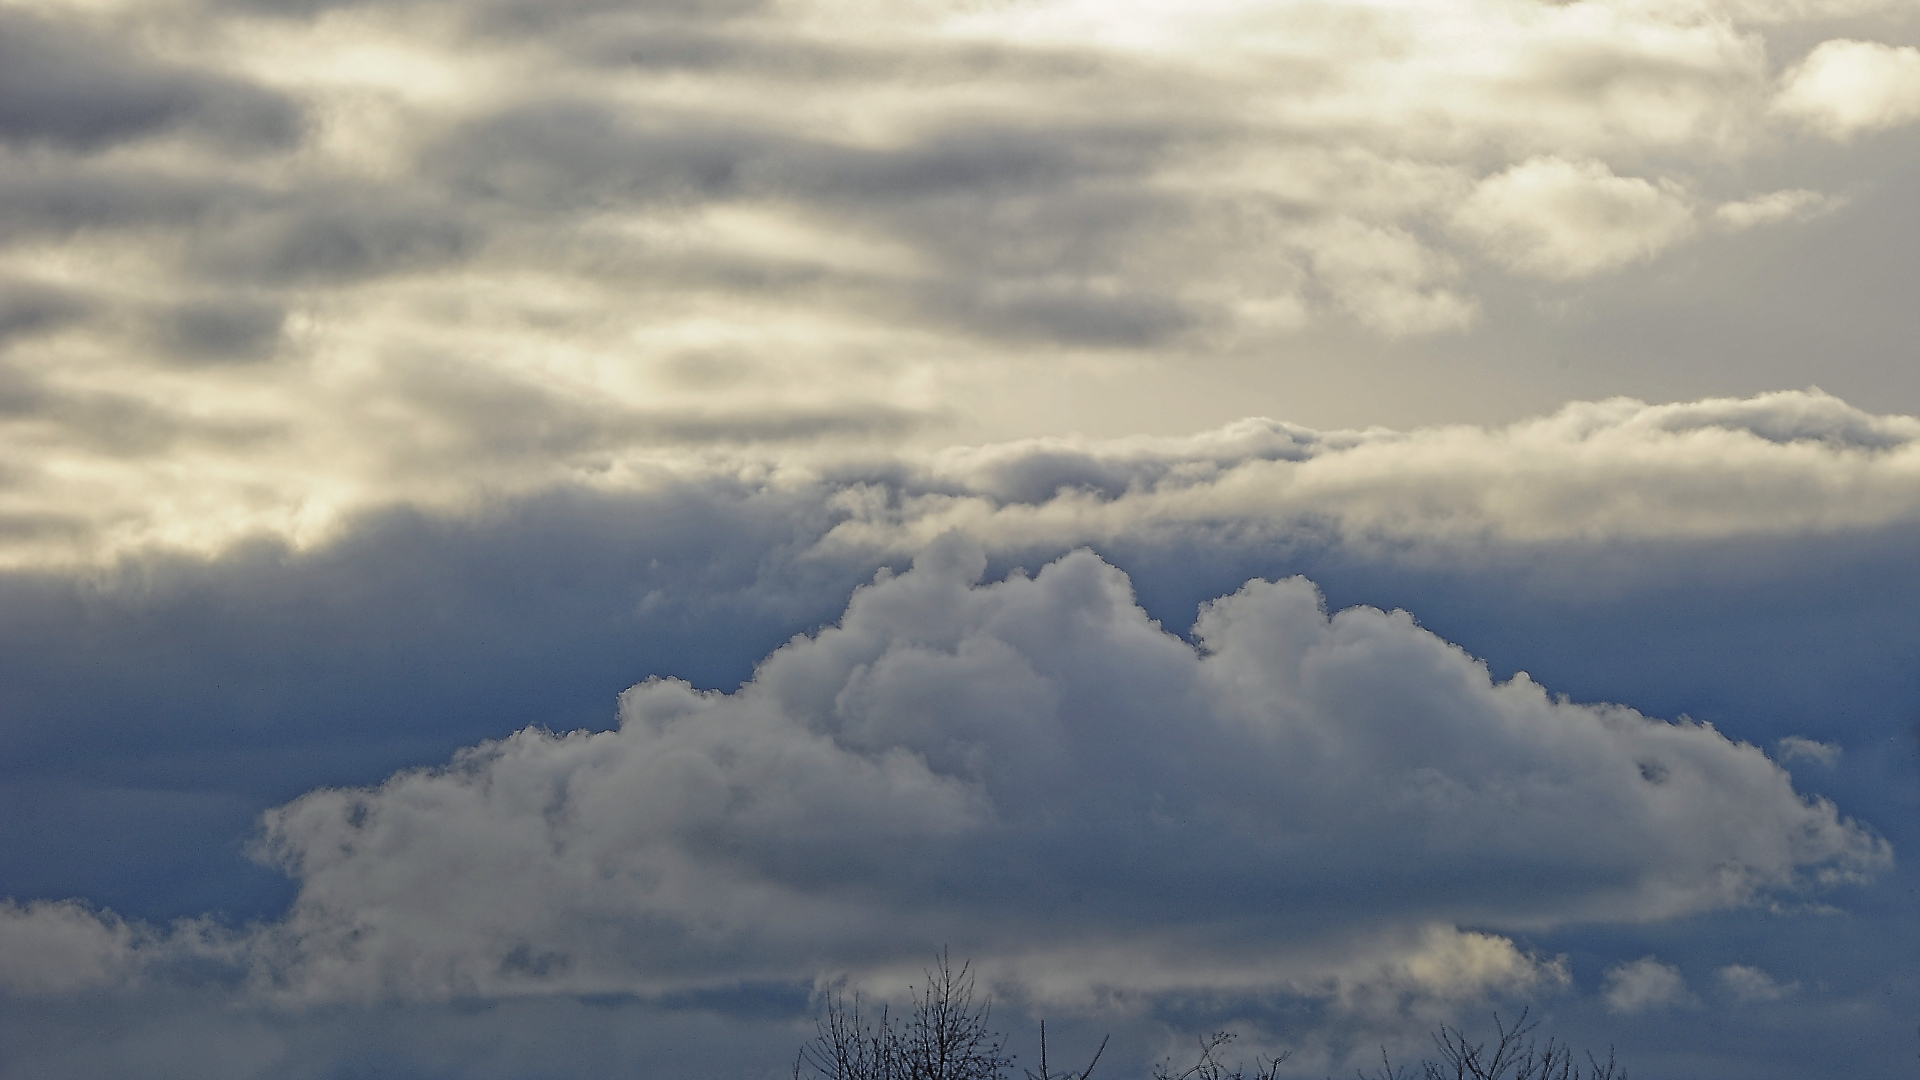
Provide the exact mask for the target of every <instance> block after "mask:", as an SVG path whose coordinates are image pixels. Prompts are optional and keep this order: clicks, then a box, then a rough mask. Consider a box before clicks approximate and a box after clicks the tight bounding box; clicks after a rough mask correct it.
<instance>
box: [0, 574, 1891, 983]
mask: <svg viewBox="0 0 1920 1080" xmlns="http://www.w3.org/2000/svg"><path fill="white" fill-rule="evenodd" d="M983 568H984V554H983V552H982V551H981V550H980V548H979V547H978V546H977V545H974V544H972V543H970V542H968V541H964V540H962V539H959V538H947V539H944V540H942V541H940V542H939V543H937V544H935V545H934V546H933V547H932V548H931V549H929V550H928V551H926V552H925V553H923V554H922V555H921V557H920V558H919V559H918V560H917V561H916V564H915V566H914V568H913V569H912V570H911V571H910V572H907V573H904V574H900V575H898V576H890V575H886V574H882V575H881V577H880V578H879V580H877V581H876V582H875V583H874V584H872V585H870V586H867V587H864V588H862V589H860V590H859V591H857V592H856V593H855V594H854V596H853V598H852V600H851V602H850V603H849V605H848V608H847V611H846V614H845V616H844V617H843V618H842V619H841V620H840V622H839V623H838V624H836V625H834V626H832V627H829V628H827V629H824V630H822V631H820V632H819V633H818V634H816V635H813V636H811V637H801V638H796V639H795V640H793V641H792V642H790V643H789V644H788V645H786V646H785V647H783V648H782V649H780V650H778V651H776V652H774V653H773V654H772V655H770V656H769V657H767V659H766V660H765V661H764V662H763V663H762V664H761V665H760V666H759V668H758V670H757V671H756V672H755V674H754V677H753V679H752V680H751V681H749V682H748V683H747V684H746V685H744V686H743V687H741V689H740V690H738V691H737V692H735V693H731V694H723V693H718V692H706V693H702V692H698V691H695V690H693V689H691V688H690V687H688V686H687V685H685V684H684V683H680V682H677V681H673V680H655V681H650V682H648V683H645V684H643V685H640V686H637V687H634V688H633V689H632V690H630V691H628V692H627V694H626V695H625V696H624V698H623V699H622V702H621V709H620V721H621V722H620V726H619V728H618V729H617V730H613V731H604V732H597V733H595V732H585V731H577V732H571V733H564V734H556V733H552V732H547V731H542V730H537V729H528V730H525V731H521V732H519V733H517V734H515V735H513V736H511V737H509V738H506V739H503V740H500V741H498V742H492V743H487V744H484V745H480V746H477V747H474V748H472V749H471V750H469V751H467V752H464V753H462V754H461V755H460V756H459V757H458V758H456V759H455V761H454V762H453V763H452V764H450V765H448V766H446V767H444V768H438V769H429V770H421V771H414V772H407V773H402V774H399V775H396V776H394V777H393V778H391V779H390V780H388V781H387V782H386V783H384V784H382V785H380V786H378V787H374V788H364V789H339V790H321V791H316V792H313V793H311V794H309V795H306V796H304V797H302V798H300V799H298V800H296V801H294V802H293V803H290V804H288V805H286V806H284V807H282V808H280V809H277V810H275V811H273V812H272V813H271V814H269V815H268V819H267V829H266V835H265V838H264V840H263V851H264V852H265V853H266V854H268V855H269V856H270V857H271V858H273V859H275V860H277V861H279V862H280V863H282V864H283V865H284V866H285V867H286V868H287V869H288V870H289V872H290V873H292V874H293V875H294V876H295V877H296V878H297V880H298V881H299V885H300V892H299V896H298V899H297V900H296V901H295V902H294V904H293V907H292V909H291V910H290V912H289V913H288V914H287V915H286V916H285V918H284V919H282V920H280V921H278V922H276V923H274V924H272V925H270V926H265V927H258V928H254V929H252V930H249V931H245V932H239V931H230V932H226V934H225V936H222V934H221V933H217V932H215V931H214V930H212V929H210V928H209V927H208V926H206V925H202V924H193V925H188V926H183V927H182V928H180V929H179V930H177V931H176V932H175V933H174V934H173V935H171V936H167V935H163V934H160V933H158V932H156V931H151V930H148V929H144V928H142V929H139V930H138V931H137V932H136V930H134V929H130V928H129V927H127V926H126V925H124V924H121V923H119V922H117V921H114V920H110V919H109V920H107V921H104V922H102V921H100V920H99V919H98V918H97V917H95V916H92V915H90V914H88V913H86V912H84V911H83V910H81V909H78V908H76V907H73V906H71V905H41V906H38V907H32V908H26V909H13V910H10V911H8V912H7V913H6V918H5V919H4V920H0V943H4V947H5V948H6V950H7V955H6V957H5V963H4V965H0V966H4V968H5V970H7V971H8V972H9V973H10V974H9V980H10V982H11V983H12V984H13V986H14V988H15V989H16V990H17V991H26V992H49V991H57V990H60V989H61V988H62V987H63V986H64V985H67V984H71V983H75V982H84V983H96V984H98V983H106V984H113V983H116V982H123V981H124V980H125V979H127V978H132V977H136V976H142V977H155V978H159V977H164V975H165V971H166V969H168V968H170V967H172V966H174V965H177V964H180V963H185V962H192V963H197V964H200V965H201V966H203V967H204V966H205V965H207V964H209V963H215V964H218V965H221V966H224V967H225V968H227V969H228V970H234V971H235V972H236V974H239V973H244V975H245V976H246V978H247V979H249V980H250V983H251V985H253V986H255V987H256V989H257V990H258V991H259V992H262V993H266V994H269V995H270V996H272V997H274V998H277V999H281V1000H287V999H292V1000H316V999H318V1000H337V999H342V998H344V999H348V1000H369V999H383V998H388V997H402V998H428V999H437V998H445V997H449V996H451V997H464V996H471V995H481V996H490V995H501V994H520V993H541V992H554V991H561V992H574V993H580V992H641V993H657V992H668V991H674V990H680V989H686V988H689V987H697V986H711V985H726V984H730V983H733V982H737V981H739V980H742V979H794V978H806V977H809V976H810V975H813V974H815V973H818V972H820V971H823V970H824V971H833V970H841V971H848V970H850V971H854V972H856V973H861V972H864V973H867V974H868V975H871V974H872V973H874V972H892V971H894V970H895V969H896V968H898V967H899V966H900V965H901V964H903V963H913V962H917V960H918V958H919V957H920V956H922V955H924V952H925V950H926V949H927V948H928V947H929V944H930V943H938V942H950V943H952V944H953V945H954V946H955V947H956V948H959V949H964V950H965V951H966V952H967V953H969V954H971V955H973V956H976V957H978V958H979V959H980V961H981V963H982V964H983V966H984V969H985V970H987V971H988V972H990V973H992V974H993V976H994V977H995V978H1000V979H1005V980H1010V981H1015V982H1026V983H1027V984H1028V985H1029V987H1030V989H1031V990H1032V992H1034V993H1038V994H1041V995H1045V996H1052V997H1057V998H1081V997H1084V995H1085V994H1087V993H1088V992H1090V991H1094V990H1102V991H1109V992H1115V991H1117V992H1122V993H1127V992H1134V993H1152V992H1155V991H1160V990H1167V989H1176V988H1184V989H1202V990H1221V989H1250V988H1259V987H1268V988H1282V989H1290V990H1294V991H1296V992H1307V993H1315V994H1334V995H1351V994H1354V993H1359V992H1361V988H1368V989H1367V990H1366V992H1367V993H1376V992H1379V991H1381V990H1382V989H1384V990H1386V991H1389V992H1398V993H1408V994H1416V995H1427V996H1439V997H1443V998H1446V997H1458V996H1461V995H1467V996H1472V995H1474V994H1478V993H1482V992H1485V991H1487V990H1489V989H1493V988H1498V987H1523V986H1528V985H1535V984H1540V983H1542V982H1543V981H1544V982H1546V983H1549V984H1551V983H1553V982H1556V981H1560V980H1564V979H1565V977H1566V975H1565V972H1564V970H1563V969H1561V968H1559V967H1557V966H1556V965H1555V964H1553V963H1551V962H1549V961H1546V960H1543V959H1541V958H1537V957H1531V956H1529V955H1527V954H1525V953H1524V952H1523V951H1521V950H1519V949H1518V948H1516V946H1515V945H1514V944H1513V943H1512V942H1511V941H1510V940H1509V939H1507V938H1505V937H1504V936H1503V935H1504V934H1505V933H1510V932H1514V931H1525V930H1538V929H1542V928H1548V927H1554V926H1562V925H1566V924H1569V923H1580V922H1592V921H1599V922H1619V921H1629V922H1638V921H1647V920H1659V919H1669V918H1674V917H1678V916H1683V915H1688V914H1693V913H1697V912H1704V911H1711V910H1715V909H1719V908H1726V907H1730V906H1739V905H1745V904H1750V903H1754V902H1756V901H1758V900H1761V899H1763V898H1767V897H1770V896H1777V895H1781V894H1785V893H1792V892H1796V891H1798V890H1802V889H1806V888H1809V887H1815V886H1818V885H1820V884H1822V883H1831V882H1834V881H1838V880H1847V879H1854V878H1859V877H1862V876H1865V875H1869V874H1871V873H1872V872H1873V871H1874V870H1875V869H1876V868H1878V867H1880V866H1882V865H1883V864H1885V863H1886V861H1887V859H1888V857H1889V854H1888V850H1887V847H1886V845H1885V844H1884V843H1883V842H1881V841H1879V840H1877V839H1876V838H1875V837H1874V836H1873V835H1872V834H1871V833H1869V832H1868V831H1866V830H1864V829H1863V828H1861V827H1859V826H1857V825H1855V824H1852V823H1851V822H1848V821H1846V820H1844V819H1842V818H1841V817H1839V816H1838V814H1837V812H1836V810H1835V808H1834V807H1833V805H1831V804H1830V803H1827V802H1824V801H1821V800H1814V799H1808V798H1805V797H1803V796H1801V795H1799V794H1797V793H1796V792H1795V791H1794V789H1793V786H1792V783H1791V780H1790V778H1789V777H1788V775H1787V773H1786V772H1785V771H1784V770H1783V769H1781V768H1780V767H1779V766H1778V765H1776V764H1775V763H1774V762H1772V761H1771V760H1769V759H1768V758H1767V757H1766V755H1765V754H1764V753H1762V752H1761V751H1760V750H1759V749H1757V748H1755V747H1753V746H1750V745H1746V744H1742V743H1736V742H1733V741H1730V740H1729V739H1727V738H1726V737H1725V736H1723V735H1722V734H1720V733H1719V732H1718V731H1715V730H1714V729H1712V728H1711V727H1708V726H1704V725H1700V724H1695V723H1688V722H1680V723H1670V722H1666V721H1661V720H1656V719H1650V718H1648V717H1645V716H1642V715H1640V714H1638V713H1636V712H1634V711H1632V710H1630V709H1626V708H1622V707H1618V706H1609V705H1583V704H1575V703H1570V702H1568V701H1566V700H1564V699H1556V698H1555V697H1554V696H1553V695H1551V694H1549V693H1548V692H1547V690H1545V689H1544V688H1542V687H1541V686H1539V685H1537V684H1536V683H1534V682H1532V681H1531V680H1529V679H1528V678H1527V677H1526V676H1525V675H1519V676H1516V677H1515V678H1514V679H1512V680H1511V681H1508V682H1504V683H1496V682H1494V681H1492V680H1491V678H1490V677H1489V675H1488V672H1487V669H1486V668H1485V666H1484V665H1482V664H1480V663H1477V662H1476V661H1475V660H1474V659H1473V658H1472V657H1470V656H1468V655H1467V654H1465V653H1464V652H1463V651H1461V650H1460V649H1459V648H1457V647H1455V646H1452V645H1450V644H1448V643H1447V642H1445V641H1443V640H1441V639H1439V638H1437V637H1435V636H1434V635H1432V634H1430V633H1428V632H1427V631H1425V630H1423V629H1421V628H1420V627H1419V626H1418V625H1417V624H1416V623H1415V622H1414V621H1413V619H1412V618H1411V617H1409V616H1408V615H1406V614H1405V613H1402V612H1392V613H1389V612H1382V611H1379V610H1374V609H1367V608H1355V609H1350V610H1347V611H1342V612H1339V613H1335V614H1331V615H1330V614H1329V613H1328V612H1327V611H1326V610H1325V608H1324V605H1323V603H1322V601H1321V599H1320V597H1319V594H1318V593H1317V591H1316V590H1315V588H1314V587H1313V586H1312V585H1311V584H1310V583H1308V582H1306V581H1304V580H1301V579H1290V580H1284V581H1277V582H1273V581H1254V582H1250V583H1248V585H1247V586H1246V587H1245V588H1243V589H1241V590H1240V591H1239V592H1237V593H1235V594H1233V595H1231V596H1227V597H1223V598H1221V599H1219V600H1217V601H1215V602H1214V603H1212V604H1211V605H1209V606H1208V607H1207V608H1206V609H1205V610H1204V611H1203V612H1202V615H1201V617H1200V620H1199V622H1198V623H1197V625H1196V627H1195V629H1194V640H1193V641H1191V642H1189V641H1184V640H1181V639H1180V638H1177V637H1174V636H1172V635H1169V634H1167V633H1166V632H1164V631H1163V630H1161V629H1160V627H1159V626H1158V625H1156V624H1154V623H1153V622H1151V621H1150V620H1149V619H1148V617H1147V616H1146V614H1145V613H1144V612H1142V611H1141V610H1140V608H1139V607H1137V606H1136V604H1135V603H1134V599H1133V595H1132V592H1131V589H1130V583H1129V581H1128V579H1127V578H1126V576H1125V575H1124V574H1122V573H1121V572H1120V571H1118V570H1116V569H1114V568H1113V567H1111V566H1108V565H1107V564H1105V563H1103V562H1102V561H1100V560H1099V559H1098V558H1096V557H1094V556H1093V555H1091V554H1089V553H1085V552H1081V553H1076V554H1073V555H1070V556H1068V557H1066V558H1064V559H1061V560H1059V561H1057V562H1055V563H1052V564H1050V565H1048V566H1046V567H1045V568H1043V569H1042V570H1041V571H1040V572H1039V573H1037V574H1036V575H1034V576H1031V577H1028V576H1024V575H1015V576H1012V577H1010V578H1008V579H1006V580H1004V581H1000V582H996V583H991V584H981V583H980V581H979V579H980V576H981V573H982V571H983ZM1461 927H1467V928H1472V929H1471V930H1462V929H1458V928H1461ZM56 931H57V933H56ZM63 943H65V944H63ZM68 953H71V954H72V955H71V956H69V955H67V954H68Z"/></svg>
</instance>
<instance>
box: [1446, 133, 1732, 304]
mask: <svg viewBox="0 0 1920 1080" xmlns="http://www.w3.org/2000/svg"><path fill="white" fill-rule="evenodd" d="M1454 220H1455V222H1456V224H1457V226H1458V227H1459V228H1460V229H1461V231H1463V232H1465V233H1467V234H1468V235H1469V236H1472V237H1474V238H1475V239H1476V240H1477V241H1478V242H1479V243H1480V244H1482V245H1483V246H1484V247H1485V248H1486V249H1487V251H1488V253H1489V254H1491V255H1492V256H1493V257H1494V258H1496V259H1498V260H1500V261H1501V262H1503V263H1505V264H1507V265H1508V266H1510V267H1512V268H1513V269H1514V270H1517V271H1519V272H1521V273H1525V274H1535V275H1538V276H1540V277H1548V278H1561V279H1567V278H1580V277H1588V276H1591V275H1593V274H1598V273H1602V272H1604V271H1608V270H1615V269H1618V268H1620V267H1622V266H1625V265H1627V264H1629V263H1634V262H1640V261H1643V260H1645V259H1649V258H1652V257H1653V256H1654V255H1657V254H1659V253H1660V252H1661V251H1662V250H1663V249H1665V248H1667V247H1669V246H1671V245H1673V244H1674V243H1677V242H1678V241H1680V240H1681V239H1683V238H1685V237H1686V235H1687V234H1688V233H1690V232H1692V231H1693V227H1694V226H1693V211H1692V209H1691V208H1690V207H1689V206H1688V205H1687V200H1686V198H1685V197H1684V196H1683V195H1682V194H1681V193H1680V192H1679V191H1678V190H1676V189H1675V188H1674V187H1672V186H1671V185H1668V186H1657V185H1654V184H1650V183H1648V182H1647V181H1645V180H1641V179H1639V178H1637V177H1622V176H1615V175H1613V172H1612V170H1610V169H1608V168H1607V167H1606V166H1605V165H1603V164H1601V163H1599V162H1595V161H1585V162H1575V161H1565V160H1562V159H1560V158H1532V159H1529V160H1527V161H1525V162H1522V163H1520V164H1519V165H1515V166H1514V167H1513V168H1511V169H1508V170H1507V171H1506V172H1503V173H1501V174H1500V175H1498V176H1493V177H1489V178H1487V179H1486V180H1483V181H1481V182H1480V183H1479V184H1478V185H1477V186H1475V188H1474V191H1473V194H1472V195H1471V196H1469V197H1468V198H1467V200H1466V202H1465V203H1463V204H1462V205H1461V207H1460V209H1459V210H1458V211H1457V213H1456V215H1455V219H1454Z"/></svg>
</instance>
